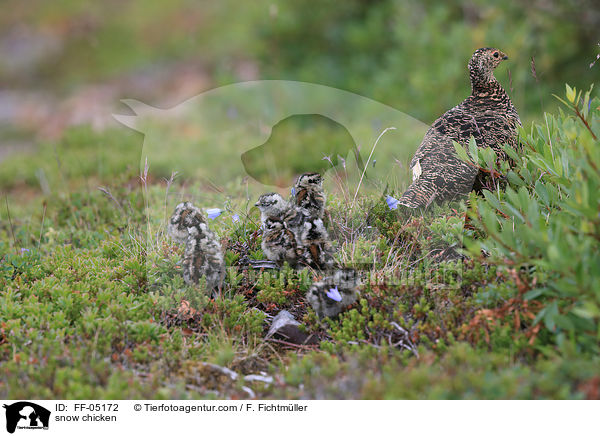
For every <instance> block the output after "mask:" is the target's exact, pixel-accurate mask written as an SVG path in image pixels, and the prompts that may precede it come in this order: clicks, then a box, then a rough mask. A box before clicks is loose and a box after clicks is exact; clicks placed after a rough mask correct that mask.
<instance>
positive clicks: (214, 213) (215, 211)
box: [206, 208, 223, 220]
mask: <svg viewBox="0 0 600 436" xmlns="http://www.w3.org/2000/svg"><path fill="white" fill-rule="evenodd" d="M222 213H223V211H222V210H221V209H219V208H213V209H206V214H207V215H208V218H209V219H211V220H214V219H215V218H216V217H218V216H219V215H221V214H222Z"/></svg>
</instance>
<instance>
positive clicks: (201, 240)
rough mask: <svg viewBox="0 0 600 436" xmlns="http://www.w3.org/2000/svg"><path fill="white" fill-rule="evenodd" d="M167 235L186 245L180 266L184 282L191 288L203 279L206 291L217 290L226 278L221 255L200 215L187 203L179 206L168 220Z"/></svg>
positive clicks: (214, 237)
mask: <svg viewBox="0 0 600 436" xmlns="http://www.w3.org/2000/svg"><path fill="white" fill-rule="evenodd" d="M167 232H168V233H169V235H170V236H171V237H172V238H173V239H174V240H175V241H177V242H179V243H185V251H184V254H183V260H182V265H181V267H182V270H183V280H184V281H185V282H186V283H187V284H188V285H193V284H196V283H198V281H199V280H200V278H201V277H204V278H205V280H206V288H207V289H210V290H215V289H218V288H220V287H221V284H222V282H223V278H224V277H225V260H224V258H223V251H222V249H221V244H220V242H219V239H218V238H217V236H216V235H215V234H214V233H213V232H212V231H211V230H210V229H209V228H208V223H207V222H206V219H205V218H204V214H203V213H202V211H201V210H200V209H199V208H197V207H195V206H194V205H193V204H192V203H190V202H189V201H186V202H184V203H180V204H178V205H177V207H175V211H174V212H173V214H172V215H171V218H170V219H169V222H168V225H167Z"/></svg>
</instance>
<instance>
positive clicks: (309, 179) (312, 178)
mask: <svg viewBox="0 0 600 436" xmlns="http://www.w3.org/2000/svg"><path fill="white" fill-rule="evenodd" d="M296 186H297V187H298V188H309V187H315V186H316V187H319V188H320V187H322V186H323V176H321V174H319V173H304V174H302V175H301V176H300V177H298V181H297V182H296Z"/></svg>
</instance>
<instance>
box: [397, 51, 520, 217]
mask: <svg viewBox="0 0 600 436" xmlns="http://www.w3.org/2000/svg"><path fill="white" fill-rule="evenodd" d="M506 59H508V56H506V55H505V54H504V53H503V52H501V51H500V50H498V49H495V48H487V47H486V48H480V49H478V50H476V51H475V53H473V56H472V57H471V60H470V61H469V76H470V79H471V95H470V96H469V97H467V99H465V100H464V101H463V102H462V103H460V104H459V105H458V106H455V107H453V108H452V109H450V110H449V111H448V112H446V113H445V114H444V115H442V116H441V117H440V118H438V119H437V120H436V121H435V122H434V123H433V125H432V126H431V128H430V129H429V130H428V131H427V133H426V134H425V137H424V138H423V141H422V142H421V145H420V146H419V148H418V149H417V151H416V153H415V155H414V157H413V158H412V160H411V162H410V167H411V170H412V174H413V181H412V184H411V185H410V186H409V187H408V189H407V190H406V192H404V194H403V195H402V197H401V198H400V200H399V204H401V205H404V206H406V207H409V208H421V207H427V206H429V205H430V204H432V203H434V202H435V203H441V202H444V201H449V200H453V199H457V198H460V197H461V196H464V195H467V194H468V193H469V192H470V191H471V190H472V189H473V188H474V187H475V188H477V187H479V186H482V185H483V184H484V180H485V177H486V176H485V174H483V173H481V172H480V173H479V174H478V170H477V169H476V168H475V167H474V166H472V165H469V164H467V163H465V162H463V161H462V160H460V158H459V157H458V156H457V154H456V151H455V149H454V145H453V144H452V141H456V142H459V143H461V144H463V145H465V144H467V143H468V141H469V138H470V137H471V136H473V137H474V138H475V141H476V142H477V145H478V146H479V147H491V148H492V149H493V150H494V151H495V152H496V155H497V156H498V159H499V160H505V159H506V158H507V157H506V155H505V153H504V152H503V151H502V145H503V144H508V145H509V146H511V147H514V148H516V147H517V146H518V139H517V129H518V126H520V125H521V121H520V119H519V115H518V114H517V111H516V109H515V107H514V106H513V104H512V102H511V101H510V98H509V97H508V94H507V93H506V91H505V90H504V89H503V88H502V86H501V85H500V83H499V82H498V80H496V78H495V77H494V69H495V68H496V67H497V66H498V65H499V64H500V62H502V61H503V60H506Z"/></svg>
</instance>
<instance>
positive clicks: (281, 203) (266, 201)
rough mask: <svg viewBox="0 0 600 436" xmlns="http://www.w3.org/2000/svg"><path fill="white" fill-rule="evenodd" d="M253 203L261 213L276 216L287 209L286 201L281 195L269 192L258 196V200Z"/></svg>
mask: <svg viewBox="0 0 600 436" xmlns="http://www.w3.org/2000/svg"><path fill="white" fill-rule="evenodd" d="M254 205H255V206H256V207H258V209H259V210H260V212H261V213H262V214H264V215H266V216H272V217H276V216H278V215H280V214H281V213H283V212H284V211H285V210H286V209H287V207H288V202H287V201H285V200H284V199H283V197H282V196H281V195H279V194H277V193H275V192H270V193H268V194H263V195H261V196H260V197H258V201H257V202H256V203H255V204H254Z"/></svg>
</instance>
